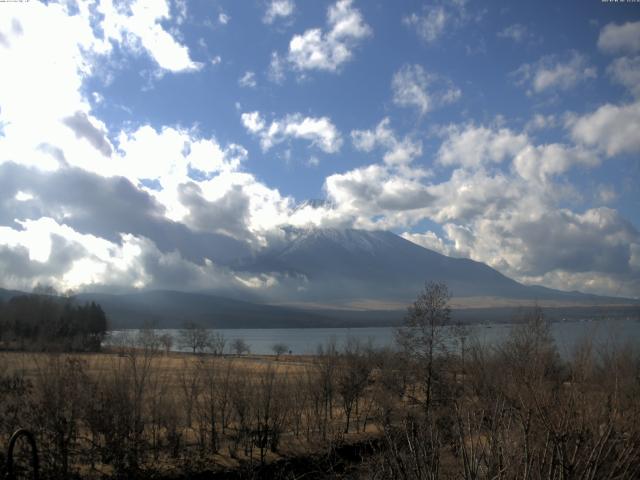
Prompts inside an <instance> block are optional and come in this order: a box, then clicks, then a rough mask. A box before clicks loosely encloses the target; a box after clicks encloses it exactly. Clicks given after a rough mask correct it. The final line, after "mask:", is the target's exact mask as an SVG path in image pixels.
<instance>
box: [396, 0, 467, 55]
mask: <svg viewBox="0 0 640 480" xmlns="http://www.w3.org/2000/svg"><path fill="white" fill-rule="evenodd" d="M466 4H467V2H466V0H454V1H451V2H432V3H431V4H429V5H425V6H424V7H423V11H422V14H418V13H412V14H411V15H407V16H405V17H403V19H402V23H403V24H405V25H406V26H407V27H409V28H411V29H412V30H414V31H415V32H416V33H417V34H418V36H419V37H420V38H421V39H422V40H423V41H424V42H425V43H427V44H432V43H436V42H437V41H438V39H440V37H442V36H444V35H446V34H447V32H451V31H452V30H454V29H456V28H458V27H460V26H461V25H463V24H464V23H466V22H467V21H468V20H469V18H470V15H469V13H468V12H467V8H466V7H467V5H466Z"/></svg>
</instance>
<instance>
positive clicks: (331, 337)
mask: <svg viewBox="0 0 640 480" xmlns="http://www.w3.org/2000/svg"><path fill="white" fill-rule="evenodd" d="M511 328H512V325H510V324H490V325H469V326H467V330H468V334H469V338H470V339H475V340H477V341H479V342H481V343H483V344H486V345H497V344H499V343H500V342H502V341H503V340H504V339H505V338H507V336H508V335H509V332H510V330H511ZM123 332H127V334H128V335H135V334H136V333H137V331H136V330H129V331H114V332H112V334H113V335H122V334H123ZM163 332H166V333H169V334H171V335H172V336H173V337H174V339H175V341H174V347H173V349H174V350H175V351H180V347H179V345H178V332H179V330H164V331H163ZM216 332H219V333H222V334H223V335H224V337H225V338H226V340H227V345H229V344H230V343H231V341H233V340H234V339H236V338H242V339H243V340H245V342H247V343H248V344H249V346H250V348H251V353H253V354H259V355H262V354H272V353H273V352H272V346H273V345H274V344H275V343H283V344H285V345H287V347H288V348H289V350H291V352H292V353H293V354H296V355H301V354H313V353H316V351H317V348H318V346H319V345H323V344H326V343H327V342H329V341H335V342H336V343H337V345H338V347H340V346H342V345H344V344H345V342H346V341H347V340H348V339H349V338H355V339H358V340H361V341H363V342H370V343H371V344H373V345H374V346H376V347H388V346H393V344H394V328H393V327H370V328H273V329H258V328H251V329H218V330H216ZM551 332H552V335H553V338H554V339H555V342H556V345H557V347H558V350H559V353H560V355H562V356H563V357H565V358H566V357H568V356H570V355H571V353H572V352H573V349H574V348H575V346H576V344H578V342H580V341H581V340H582V339H584V338H585V337H587V336H589V337H590V338H592V339H593V340H594V342H595V344H596V345H597V346H613V345H624V344H631V345H635V346H640V321H638V320H636V319H611V320H606V319H601V320H591V321H567V322H557V323H552V324H551Z"/></svg>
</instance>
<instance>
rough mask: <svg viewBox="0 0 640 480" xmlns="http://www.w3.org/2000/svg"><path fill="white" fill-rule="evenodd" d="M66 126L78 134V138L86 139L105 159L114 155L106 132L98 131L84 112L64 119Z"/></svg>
mask: <svg viewBox="0 0 640 480" xmlns="http://www.w3.org/2000/svg"><path fill="white" fill-rule="evenodd" d="M64 124H65V125H66V126H67V127H69V128H70V129H71V130H73V132H74V133H75V134H76V137H78V138H84V139H85V140H87V141H88V142H89V143H90V144H91V145H93V147H94V148H95V149H96V150H98V151H99V152H100V153H102V155H104V156H105V157H110V156H111V153H112V149H111V144H110V143H109V140H107V136H106V134H105V132H103V131H101V130H99V129H97V128H96V127H95V126H94V125H93V124H92V123H91V122H90V121H89V117H87V114H86V113H84V112H76V113H75V114H74V115H73V116H71V117H67V118H65V119H64Z"/></svg>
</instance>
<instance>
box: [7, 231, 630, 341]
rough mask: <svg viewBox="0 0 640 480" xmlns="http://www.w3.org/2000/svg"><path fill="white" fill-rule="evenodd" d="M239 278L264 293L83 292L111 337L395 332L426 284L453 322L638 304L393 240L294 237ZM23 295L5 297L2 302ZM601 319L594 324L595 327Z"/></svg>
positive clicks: (623, 310) (623, 312)
mask: <svg viewBox="0 0 640 480" xmlns="http://www.w3.org/2000/svg"><path fill="white" fill-rule="evenodd" d="M229 268H230V269H232V270H234V271H235V272H236V273H237V274H238V275H246V276H248V277H251V276H254V275H262V276H265V275H271V276H272V277H273V278H275V279H277V282H275V284H274V286H272V287H270V288H266V289H252V288H249V287H247V288H246V289H244V290H233V289H227V290H224V291H217V292H216V291H208V292H179V291H168V290H164V291H161V290H155V291H135V292H132V293H127V294H119V295H114V294H105V293H82V294H79V295H78V296H77V299H78V300H79V301H80V302H87V301H95V302H97V303H99V304H100V305H102V307H103V308H104V310H105V312H106V313H107V315H108V317H109V319H110V322H111V326H112V328H135V327H141V326H143V325H144V324H145V323H150V324H153V325H155V326H157V327H159V328H179V327H180V326H182V324H183V323H184V322H186V321H195V322H198V323H200V324H202V325H204V326H208V327H215V328H286V327H337V326H340V327H358V326H374V325H392V324H397V323H399V322H400V321H401V319H402V318H403V315H404V313H405V312H406V306H407V305H409V304H410V303H411V302H412V301H413V300H414V299H415V298H416V295H417V294H418V293H419V292H420V291H421V290H422V288H423V287H424V283H425V281H442V282H446V283H447V285H448V287H449V289H450V291H451V293H452V294H453V298H452V305H453V307H454V312H453V313H454V319H457V320H460V321H466V322H469V321H471V322H473V321H482V322H486V321H509V320H510V319H512V318H513V316H514V312H516V311H517V309H518V307H520V306H527V305H531V304H533V303H534V302H538V304H539V305H541V306H544V307H546V308H545V312H547V313H548V314H549V317H550V318H555V319H563V318H585V317H589V316H591V317H594V316H595V317H598V318H600V317H602V316H603V315H606V316H611V315H620V316H629V315H631V316H634V315H637V312H638V306H639V305H640V302H638V301H637V300H629V299H621V298H611V297H602V296H595V295H586V294H583V293H580V292H563V291H559V290H553V289H549V288H545V287H541V286H526V285H522V284H520V283H518V282H516V281H514V280H512V279H510V278H508V277H506V276H505V275H503V274H501V273H500V272H498V271H496V270H494V269H493V268H491V267H489V266H487V265H485V264H483V263H479V262H475V261H473V260H469V259H462V258H451V257H447V256H445V255H441V254H439V253H437V252H434V251H432V250H428V249H426V248H423V247H421V246H419V245H416V244H414V243H412V242H409V241H407V240H405V239H404V238H402V237H399V236H397V235H395V234H393V233H391V232H383V231H374V232H372V231H362V230H353V229H346V230H339V229H317V228H316V229H308V230H301V229H288V230H286V231H285V237H284V238H283V239H282V240H281V241H280V242H278V243H277V244H272V245H271V246H269V247H267V248H265V249H263V250H262V251H260V252H258V253H256V254H254V255H253V256H245V257H243V258H241V259H237V260H235V261H233V262H232V263H231V264H229ZM18 294H22V292H16V291H9V290H2V289H0V300H4V301H6V300H8V299H9V298H11V297H12V296H15V295H18ZM595 317H594V318H595Z"/></svg>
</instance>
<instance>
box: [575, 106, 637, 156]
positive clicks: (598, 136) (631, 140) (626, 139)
mask: <svg viewBox="0 0 640 480" xmlns="http://www.w3.org/2000/svg"><path fill="white" fill-rule="evenodd" d="M566 126H567V128H569V129H570V132H571V136H572V138H573V139H574V140H575V141H576V142H580V143H582V144H584V145H588V146H594V147H597V148H598V149H600V150H602V151H603V152H605V153H606V154H607V155H608V156H610V157H612V156H615V155H619V154H624V153H637V152H640V135H638V132H639V131H640V102H635V103H631V104H627V105H612V104H609V103H607V104H605V105H602V106H601V107H599V108H598V109H597V110H596V111H595V112H593V113H588V114H585V115H582V116H572V117H570V118H569V119H568V121H567V125H566Z"/></svg>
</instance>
